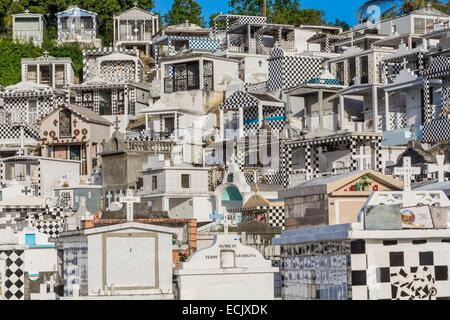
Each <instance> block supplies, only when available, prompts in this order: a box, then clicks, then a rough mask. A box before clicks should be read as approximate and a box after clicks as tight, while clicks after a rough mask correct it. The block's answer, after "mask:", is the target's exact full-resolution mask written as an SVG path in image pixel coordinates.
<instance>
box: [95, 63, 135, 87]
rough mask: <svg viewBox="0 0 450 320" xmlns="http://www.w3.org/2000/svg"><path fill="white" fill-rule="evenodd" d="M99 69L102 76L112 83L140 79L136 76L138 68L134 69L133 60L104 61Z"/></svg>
mask: <svg viewBox="0 0 450 320" xmlns="http://www.w3.org/2000/svg"><path fill="white" fill-rule="evenodd" d="M99 69H100V70H99V71H100V75H101V76H102V78H104V79H108V81H111V82H114V83H119V82H124V81H136V82H138V81H140V79H139V78H136V73H137V74H139V72H140V70H136V65H135V63H134V61H124V60H119V61H105V62H103V63H102V64H101V65H100V68H99Z"/></svg>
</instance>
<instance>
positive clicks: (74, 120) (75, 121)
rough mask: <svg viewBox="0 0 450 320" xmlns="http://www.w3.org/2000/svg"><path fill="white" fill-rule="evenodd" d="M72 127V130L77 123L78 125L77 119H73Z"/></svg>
mask: <svg viewBox="0 0 450 320" xmlns="http://www.w3.org/2000/svg"><path fill="white" fill-rule="evenodd" d="M72 122H73V126H74V128H76V127H77V123H78V121H77V119H73V121H72Z"/></svg>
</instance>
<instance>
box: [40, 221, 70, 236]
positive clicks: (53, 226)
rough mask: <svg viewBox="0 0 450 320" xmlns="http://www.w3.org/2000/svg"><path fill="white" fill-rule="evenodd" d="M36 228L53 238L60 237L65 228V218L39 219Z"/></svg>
mask: <svg viewBox="0 0 450 320" xmlns="http://www.w3.org/2000/svg"><path fill="white" fill-rule="evenodd" d="M35 228H36V229H37V230H38V231H39V232H41V233H44V234H46V235H48V236H49V237H50V238H52V239H56V238H58V237H59V235H60V234H61V232H62V231H63V230H64V221H63V220H39V221H36V222H35Z"/></svg>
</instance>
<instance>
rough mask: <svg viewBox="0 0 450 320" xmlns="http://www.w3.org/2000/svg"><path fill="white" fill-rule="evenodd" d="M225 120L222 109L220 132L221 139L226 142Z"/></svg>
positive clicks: (220, 111)
mask: <svg viewBox="0 0 450 320" xmlns="http://www.w3.org/2000/svg"><path fill="white" fill-rule="evenodd" d="M224 122H225V119H224V111H223V109H222V108H219V130H220V139H221V140H224V138H225V123H224Z"/></svg>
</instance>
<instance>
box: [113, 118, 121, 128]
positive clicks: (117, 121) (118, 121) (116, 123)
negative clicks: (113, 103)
mask: <svg viewBox="0 0 450 320" xmlns="http://www.w3.org/2000/svg"><path fill="white" fill-rule="evenodd" d="M114 123H115V125H116V126H115V127H114V129H116V131H117V130H119V123H120V120H119V117H118V116H116V120H115V121H114Z"/></svg>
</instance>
